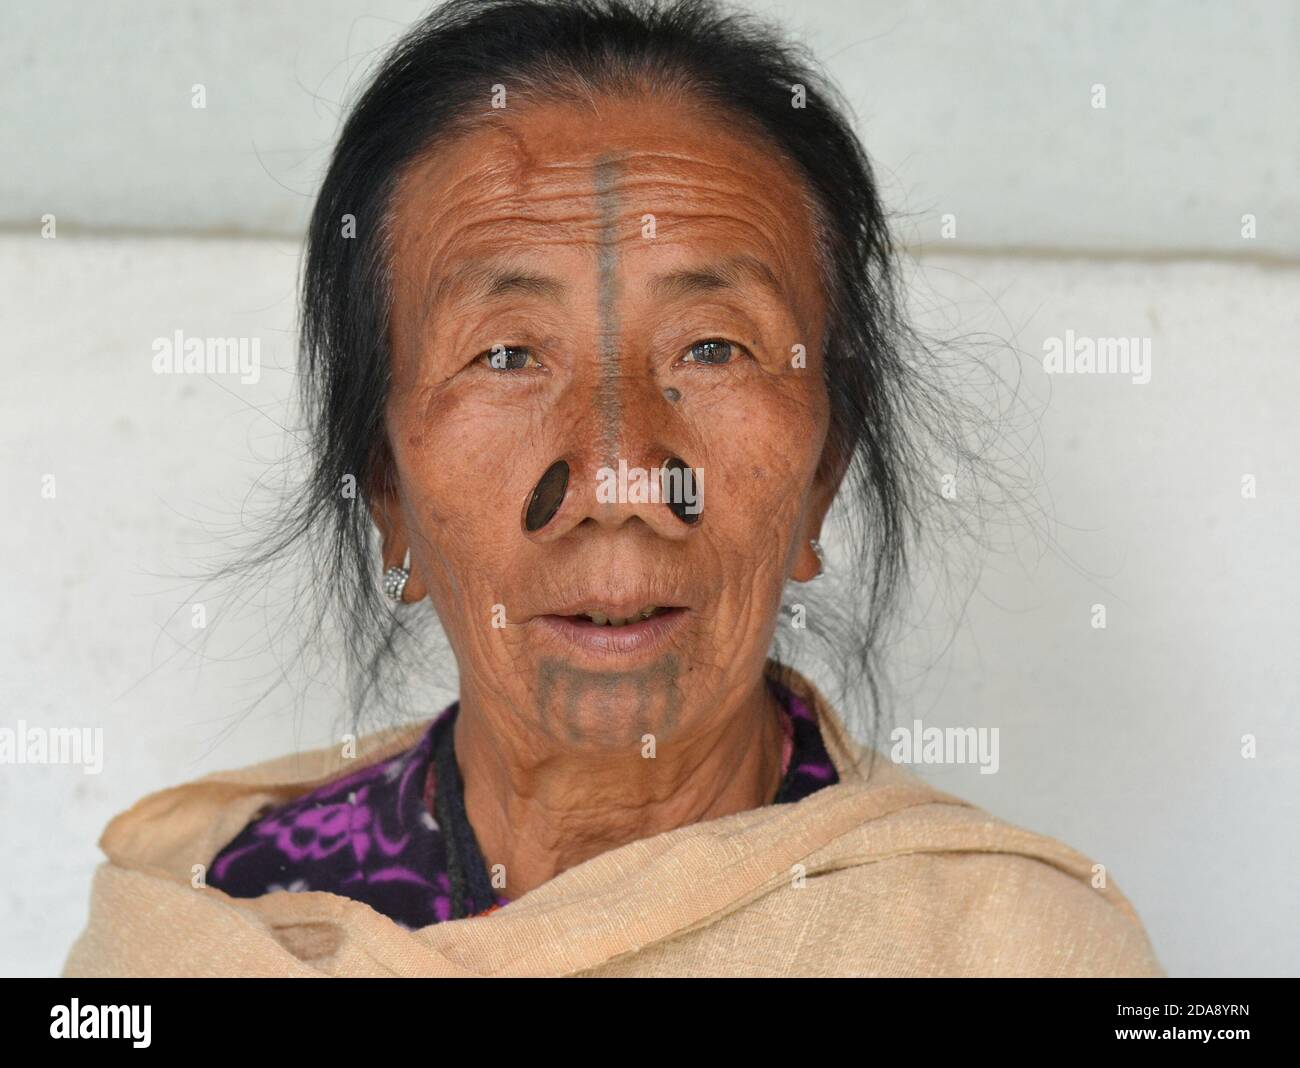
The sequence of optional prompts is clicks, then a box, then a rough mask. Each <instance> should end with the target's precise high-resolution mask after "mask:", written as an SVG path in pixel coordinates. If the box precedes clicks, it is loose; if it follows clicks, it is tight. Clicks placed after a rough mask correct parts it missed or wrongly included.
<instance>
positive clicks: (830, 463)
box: [790, 444, 849, 582]
mask: <svg viewBox="0 0 1300 1068" xmlns="http://www.w3.org/2000/svg"><path fill="white" fill-rule="evenodd" d="M848 469H849V462H848V457H847V456H845V455H844V454H842V453H841V452H839V451H838V450H835V451H832V447H831V446H830V445H829V444H828V445H827V447H826V452H825V453H824V454H823V458H822V462H821V463H820V464H818V465H817V473H816V474H815V475H814V476H813V487H812V494H811V498H810V500H809V507H808V511H807V512H806V513H805V516H804V523H803V529H802V530H801V531H800V545H799V547H798V549H797V551H796V552H795V557H794V567H793V568H792V569H791V571H790V577H791V578H792V579H794V580H795V581H796V582H811V581H812V580H813V579H815V578H816V577H817V576H818V575H820V574H821V573H822V559H821V557H820V556H818V555H817V553H816V552H815V551H814V550H813V543H814V542H818V543H820V542H821V537H822V525H823V524H824V523H825V522H826V515H827V513H828V512H830V510H831V504H832V503H833V502H834V501H835V495H836V494H837V493H839V491H840V483H842V482H843V481H844V476H845V474H846V473H847V471H848Z"/></svg>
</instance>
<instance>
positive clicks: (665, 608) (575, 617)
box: [558, 604, 681, 627]
mask: <svg viewBox="0 0 1300 1068" xmlns="http://www.w3.org/2000/svg"><path fill="white" fill-rule="evenodd" d="M620 611H621V610H620V609H618V608H608V609H602V608H591V609H586V610H584V611H581V612H575V613H572V614H566V615H562V616H560V617H558V618H560V619H567V620H570V621H572V622H573V623H574V624H575V625H577V626H582V625H583V624H584V623H588V622H590V624H591V625H592V626H593V627H630V626H633V625H635V624H637V623H642V622H644V621H645V620H647V619H653V618H654V617H655V616H659V615H663V614H664V613H665V612H678V611H681V609H679V608H676V607H674V606H671V605H655V604H648V605H645V606H644V607H642V608H638V609H637V610H636V611H635V612H631V613H628V614H627V615H620V614H619V612H620Z"/></svg>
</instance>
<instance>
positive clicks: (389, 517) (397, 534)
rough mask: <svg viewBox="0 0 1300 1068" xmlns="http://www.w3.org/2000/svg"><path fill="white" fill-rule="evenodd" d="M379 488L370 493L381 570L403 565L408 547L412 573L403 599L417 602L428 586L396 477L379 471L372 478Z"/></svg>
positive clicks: (369, 499) (422, 596) (406, 601)
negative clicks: (380, 473) (378, 473)
mask: <svg viewBox="0 0 1300 1068" xmlns="http://www.w3.org/2000/svg"><path fill="white" fill-rule="evenodd" d="M372 485H374V486H375V487H376V488H375V490H374V491H373V492H371V493H369V494H367V499H368V501H369V503H370V518H371V520H372V521H373V522H374V524H375V529H376V530H378V531H379V539H380V545H381V560H382V563H381V564H380V568H379V570H380V573H381V574H382V573H383V572H385V571H387V570H388V569H389V568H390V567H401V566H402V564H403V562H404V561H405V559H406V554H407V552H408V551H409V552H410V554H411V574H410V577H409V578H408V579H407V580H406V586H405V587H404V588H403V590H402V603H403V604H414V603H415V602H417V601H422V600H424V598H425V597H427V596H428V593H429V588H428V586H427V584H426V583H425V581H424V578H423V569H422V568H421V566H420V563H419V561H418V560H417V558H416V552H415V547H414V544H413V540H412V538H411V535H410V531H409V530H408V528H407V525H406V522H405V519H404V517H403V512H402V502H401V497H400V494H399V492H398V489H397V486H396V485H395V483H394V481H393V480H392V479H389V478H385V477H383V476H382V475H380V476H379V477H378V478H376V479H374V481H373V482H372Z"/></svg>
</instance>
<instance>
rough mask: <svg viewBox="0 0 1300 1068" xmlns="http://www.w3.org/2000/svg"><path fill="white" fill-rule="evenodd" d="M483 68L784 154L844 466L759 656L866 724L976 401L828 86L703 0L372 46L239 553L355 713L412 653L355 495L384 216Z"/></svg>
mask: <svg viewBox="0 0 1300 1068" xmlns="http://www.w3.org/2000/svg"><path fill="white" fill-rule="evenodd" d="M494 85H505V86H507V87H509V88H510V91H512V92H519V91H522V92H523V93H524V94H525V96H526V98H545V97H547V96H548V95H551V96H557V97H564V98H569V99H572V98H573V95H574V93H575V92H576V93H578V94H583V93H589V94H591V98H592V99H596V98H598V97H599V96H600V94H605V93H619V92H631V91H637V90H642V91H643V90H646V89H647V88H648V89H649V90H651V91H655V92H661V93H665V94H668V95H669V96H670V98H671V99H673V100H676V101H678V102H680V103H681V105H682V106H683V107H689V106H695V105H702V106H707V107H708V108H709V109H710V110H712V111H715V112H716V111H717V110H718V109H721V111H722V113H723V114H726V115H728V116H731V117H734V118H735V119H736V121H738V122H740V123H744V124H745V125H746V126H747V127H748V128H749V129H751V130H753V131H754V132H755V134H756V136H760V137H764V138H766V139H767V141H768V143H769V144H770V146H771V147H772V148H773V149H774V150H775V151H777V152H779V153H781V154H782V155H783V156H784V157H786V158H787V159H788V160H789V161H791V162H792V163H793V164H794V166H795V167H796V168H797V172H798V173H799V174H800V175H801V177H802V179H803V181H804V183H805V184H806V188H807V194H808V196H809V198H810V205H811V207H812V209H813V216H814V219H815V222H816V228H817V231H818V233H817V235H816V236H817V239H818V249H819V256H820V266H821V270H822V274H823V279H822V280H823V284H824V287H825V296H826V299H827V307H828V319H827V324H826V331H825V350H824V368H825V376H826V386H827V390H828V394H829V399H830V412H831V427H830V438H829V442H828V447H827V457H828V458H829V459H828V462H834V460H835V459H837V458H838V459H839V460H841V461H842V462H843V463H844V464H845V465H846V469H845V476H844V481H843V483H842V486H841V490H840V494H839V497H838V499H837V501H836V508H835V512H836V515H837V517H838V520H839V521H841V522H842V524H843V528H842V529H843V531H844V537H843V538H842V539H840V543H841V544H840V547H841V548H842V549H843V551H842V552H837V553H835V554H834V556H833V565H832V571H833V573H834V581H833V582H831V583H830V584H829V585H830V588H829V589H828V590H826V592H825V593H818V594H817V597H816V600H815V601H814V600H813V597H812V594H813V590H812V589H811V588H803V587H800V588H795V587H793V586H792V587H791V589H790V591H789V600H790V601H797V602H800V605H802V606H803V610H802V611H800V610H799V605H795V604H793V603H787V604H786V605H785V606H784V607H783V610H782V616H783V618H782V620H781V622H780V624H779V625H778V641H777V643H776V648H775V650H774V654H775V655H776V656H777V657H778V658H779V659H780V660H781V661H782V662H784V663H787V664H790V665H791V666H798V667H800V668H801V669H804V670H808V669H809V668H811V666H812V664H813V663H818V664H820V665H821V667H822V668H823V669H826V670H829V671H830V672H832V681H833V683H834V688H833V689H832V690H830V691H829V692H830V693H831V694H832V696H833V699H835V700H838V701H840V702H843V703H847V704H849V705H852V706H854V708H856V709H862V708H865V711H866V713H867V714H868V715H869V716H870V717H871V719H872V721H873V722H874V721H876V720H877V719H878V717H876V716H874V715H873V713H875V712H876V711H877V710H878V708H879V706H880V703H881V681H882V678H883V675H882V670H881V669H882V663H881V659H882V652H883V650H884V648H885V647H886V645H887V644H888V641H887V639H888V637H889V635H890V633H891V630H892V627H893V625H894V622H895V620H896V608H897V606H898V603H899V599H900V594H901V593H902V592H903V589H904V586H905V584H906V580H907V576H908V574H909V562H910V560H911V555H910V554H911V551H912V547H913V545H914V544H915V541H916V538H917V536H918V534H919V533H920V531H921V528H922V525H923V520H924V517H925V516H926V515H927V514H928V513H929V512H930V511H931V509H930V507H929V505H930V504H932V503H934V502H935V501H936V500H939V499H940V498H941V497H942V496H946V495H942V494H941V492H940V487H939V480H940V478H941V476H942V472H943V471H944V470H950V471H953V470H958V469H963V470H971V469H973V468H974V467H975V466H977V465H978V464H979V462H980V459H979V453H978V450H977V449H976V448H974V447H973V446H972V445H971V444H970V443H969V440H968V437H967V428H968V425H969V423H970V417H971V416H972V415H978V413H977V412H976V411H975V408H974V406H970V405H965V404H963V403H961V402H959V401H958V400H957V398H956V397H955V395H954V394H952V393H951V392H948V391H945V389H944V388H943V385H942V382H941V379H942V371H943V368H942V366H941V362H940V360H939V356H938V354H937V353H936V351H935V350H934V349H933V348H932V347H929V346H927V345H926V344H924V343H923V342H922V341H921V339H920V337H919V336H918V334H917V333H916V332H915V331H914V330H913V329H912V328H911V327H910V326H909V323H908V315H907V310H906V300H905V293H904V286H903V284H902V282H901V279H900V272H899V260H898V257H899V253H898V251H897V249H896V247H895V245H894V242H893V238H892V237H891V232H890V225H889V220H888V219H887V216H886V212H885V209H884V207H883V205H882V202H881V197H880V194H879V191H878V188H877V183H876V179H875V177H874V175H873V172H872V167H871V164H870V163H869V161H868V158H867V156H866V154H865V152H864V150H863V148H862V145H861V144H860V142H859V140H858V138H857V136H856V135H855V133H854V130H853V126H852V123H851V120H850V118H849V111H848V109H847V108H846V107H845V106H844V104H843V103H842V101H841V100H840V99H839V97H838V95H837V93H836V90H835V89H834V88H833V87H832V86H831V85H830V84H829V82H828V80H827V79H826V78H825V77H824V76H823V75H822V74H821V73H820V71H819V70H818V68H817V66H816V64H815V62H814V61H813V59H812V58H811V56H809V55H808V54H807V52H806V50H805V49H804V48H802V47H801V46H799V45H797V44H795V43H793V42H791V41H790V40H788V39H787V38H786V37H785V35H783V34H782V33H781V32H780V31H778V30H776V29H774V28H772V27H771V26H769V25H767V24H765V23H763V22H760V21H759V20H757V19H755V18H754V17H753V16H750V15H746V14H738V13H735V12H733V11H730V10H728V9H726V8H723V7H721V6H719V5H718V4H717V3H714V2H712V0H450V2H448V3H444V4H442V5H440V6H439V7H438V8H437V9H435V10H434V11H433V12H432V13H430V14H429V15H428V16H427V17H425V18H424V19H423V20H422V21H420V22H418V23H417V24H415V25H414V26H413V27H412V28H411V29H410V30H409V31H408V32H407V33H406V34H404V35H403V37H402V38H401V40H400V41H399V42H398V43H397V44H396V46H395V47H394V48H393V49H392V50H391V52H389V53H388V55H387V56H386V58H384V59H383V61H382V62H381V63H380V64H379V66H378V67H377V69H376V70H375V72H374V73H373V75H372V77H371V78H370V79H369V82H368V84H367V85H366V87H365V89H364V91H363V92H362V93H361V95H360V97H359V99H358V100H357V101H356V104H355V106H354V107H353V108H352V110H351V112H350V114H349V115H348V117H347V119H346V122H345V123H344V125H343V128H342V132H341V134H340V136H339V139H338V142H337V145H336V147H335V150H334V152H333V156H332V159H331V161H330V164H329V168H328V172H327V173H326V175H325V178H324V181H323V184H322V185H321V188H320V192H319V196H318V199H317V201H316V204H315V210H314V212H313V214H312V216H311V222H310V228H309V231H308V235H307V242H306V252H305V259H304V263H303V273H302V290H301V353H300V360H301V389H302V395H301V400H302V403H303V405H304V409H305V417H306V420H307V426H308V432H309V436H310V441H311V452H312V455H311V460H310V465H311V466H310V471H309V474H308V477H307V478H306V480H305V482H304V483H303V484H302V486H301V488H300V491H299V492H298V495H297V496H296V498H295V500H294V502H293V504H292V507H290V508H289V509H288V510H287V511H285V512H282V513H281V516H280V518H279V520H278V527H277V531H276V533H275V535H274V536H273V537H272V538H270V539H269V541H264V542H263V543H262V547H261V550H260V551H259V552H258V554H257V555H256V557H255V558H254V559H253V560H252V561H251V563H253V564H257V563H266V562H269V561H271V560H276V559H279V558H280V557H281V556H282V554H284V553H285V552H286V551H288V550H290V549H301V548H306V549H307V551H308V554H309V557H310V560H309V562H308V563H307V565H306V568H307V573H308V574H309V576H312V578H313V580H314V581H316V580H318V581H320V582H321V590H320V592H322V593H323V594H324V596H323V597H322V598H320V600H319V603H318V608H319V613H320V614H319V615H318V616H317V617H316V619H317V623H318V624H323V622H324V621H325V620H326V619H327V618H329V619H332V620H333V621H334V623H335V626H334V627H332V628H330V629H329V638H328V640H329V641H333V642H341V643H342V645H343V648H344V650H345V654H346V655H345V656H344V657H343V662H344V663H346V664H347V665H349V674H350V677H351V679H352V682H353V691H352V705H353V708H354V710H355V711H356V712H357V714H358V715H360V713H361V712H362V711H364V710H368V709H372V708H376V707H387V706H391V705H392V703H393V702H395V701H397V698H396V696H395V693H396V691H397V690H400V688H401V686H400V684H401V683H402V682H403V681H406V682H409V681H410V678H409V675H410V672H411V671H412V670H413V669H414V667H415V665H417V664H419V663H420V662H421V661H427V660H428V659H429V650H428V648H427V647H425V648H424V649H423V652H422V655H421V656H414V655H408V654H406V653H403V651H402V650H403V649H405V648H411V646H408V645H407V644H406V643H408V642H411V641H415V642H417V643H420V642H425V641H426V640H427V638H428V635H429V634H430V633H431V632H432V631H433V630H434V629H436V628H432V627H426V628H424V629H423V630H421V628H420V626H419V625H418V623H417V621H415V620H414V619H413V617H412V616H411V614H410V611H411V610H410V609H406V610H403V611H401V612H398V613H394V612H393V611H392V610H391V608H390V606H389V605H388V604H387V603H386V602H385V601H384V599H383V596H382V593H381V591H380V587H379V582H378V578H379V570H380V563H379V553H378V548H377V538H376V532H375V528H374V524H373V521H372V517H371V512H370V503H371V499H372V495H373V494H374V492H375V490H376V489H377V488H378V487H379V486H380V485H382V480H384V479H385V478H386V477H387V472H386V454H387V450H386V447H385V441H384V433H385V431H384V410H385V399H386V393H387V390H388V387H389V382H390V372H389V347H388V335H387V327H388V308H389V288H388V286H389V265H388V245H387V240H386V234H387V227H386V219H387V213H388V210H389V206H390V201H391V199H392V196H393V193H394V189H395V186H396V183H397V181H398V179H399V178H400V176H401V175H402V173H403V170H404V168H406V167H407V166H408V165H409V164H410V163H412V162H413V161H414V160H415V159H416V158H417V157H420V156H422V155H424V154H426V153H428V152H430V151H436V148H437V146H438V145H439V144H441V143H445V142H446V140H447V139H448V138H449V137H452V136H454V135H455V134H456V133H457V132H460V131H463V130H465V129H467V128H471V127H472V126H473V124H474V123H475V122H477V121H484V120H483V117H484V115H485V112H486V111H487V107H488V104H487V102H488V100H489V99H490V94H491V87H492V86H494ZM796 102H797V103H798V105H799V106H796ZM348 217H351V218H352V219H353V220H355V225H354V228H353V232H354V234H355V236H353V233H350V232H348V231H347V230H346V229H345V228H346V226H347V221H348ZM936 464H938V465H940V466H938V467H936ZM944 464H946V465H947V467H946V468H944V467H943V466H942V465H944ZM349 477H350V478H351V479H352V480H354V483H355V487H356V492H355V494H353V495H349V494H348V493H346V492H345V487H347V486H348V485H349V482H348V479H349ZM948 518H951V509H949V510H948ZM248 563H250V561H248V560H245V564H248ZM422 608H423V609H428V606H427V604H426V605H424V606H422ZM426 614H427V615H428V616H429V617H432V611H431V610H429V611H427V613H426ZM425 622H429V623H432V620H431V619H430V620H426V621H425ZM800 622H806V630H801V629H799V628H798V623H800ZM312 633H313V635H314V636H316V637H320V636H321V635H323V634H325V628H324V627H323V626H320V625H318V626H317V627H315V628H314V629H313V631H312ZM814 639H820V641H816V640H814ZM813 673H814V674H816V673H817V672H816V671H814V672H813ZM824 674H825V672H824V671H823V675H824ZM823 685H825V683H824V682H823ZM430 711H431V710H429V709H425V712H426V714H427V713H428V712H430Z"/></svg>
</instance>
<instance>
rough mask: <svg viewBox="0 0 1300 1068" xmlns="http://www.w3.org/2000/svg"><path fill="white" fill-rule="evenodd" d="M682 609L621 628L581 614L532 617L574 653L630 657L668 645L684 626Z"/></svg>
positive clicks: (546, 631) (648, 653) (601, 657)
mask: <svg viewBox="0 0 1300 1068" xmlns="http://www.w3.org/2000/svg"><path fill="white" fill-rule="evenodd" d="M686 615H687V612H686V609H685V608H661V609H659V610H658V611H657V612H656V613H655V614H654V615H652V616H651V617H650V618H649V619H642V620H638V621H636V622H634V623H625V624H624V625H623V626H621V627H612V626H609V625H608V624H599V623H593V622H592V621H591V620H590V619H588V618H587V617H586V616H585V615H564V616H561V615H544V616H535V617H534V618H533V622H534V623H536V624H537V625H538V626H540V627H541V628H542V629H543V631H544V633H545V634H546V635H547V636H548V637H549V638H552V639H554V640H556V641H558V642H560V643H562V644H564V645H567V646H568V647H570V649H572V650H573V651H574V652H576V653H579V654H585V655H587V656H589V657H593V658H598V659H609V658H615V659H632V658H634V657H638V658H639V657H641V656H648V655H652V654H654V653H656V652H658V651H659V650H661V649H664V648H666V647H668V645H669V644H670V643H671V641H672V639H673V637H674V636H675V635H676V634H678V633H679V632H680V631H681V629H682V628H683V627H685V625H686Z"/></svg>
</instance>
